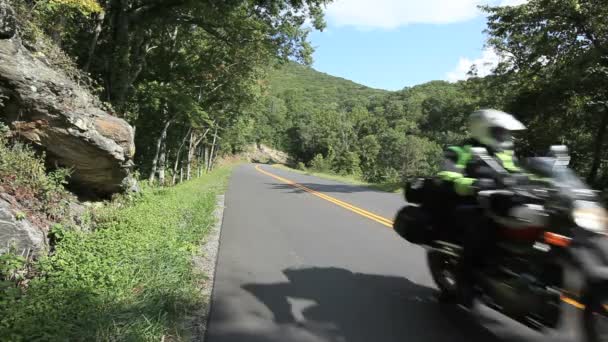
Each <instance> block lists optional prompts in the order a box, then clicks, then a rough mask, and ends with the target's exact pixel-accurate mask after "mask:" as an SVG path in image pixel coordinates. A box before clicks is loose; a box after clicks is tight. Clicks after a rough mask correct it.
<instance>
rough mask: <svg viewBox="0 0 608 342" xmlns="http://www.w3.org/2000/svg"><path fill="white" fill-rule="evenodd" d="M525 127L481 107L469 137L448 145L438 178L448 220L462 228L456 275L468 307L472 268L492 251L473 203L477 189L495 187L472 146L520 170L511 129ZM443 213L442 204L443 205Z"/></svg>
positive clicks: (488, 225) (488, 228)
mask: <svg viewBox="0 0 608 342" xmlns="http://www.w3.org/2000/svg"><path fill="white" fill-rule="evenodd" d="M524 129H525V126H524V125H523V124H522V123H521V122H519V121H518V120H517V119H515V118H514V117H513V116H512V115H510V114H507V113H505V112H502V111H498V110H494V109H483V110H478V111H475V112H474V113H472V114H471V115H470V117H469V131H470V133H471V139H470V140H469V141H467V142H466V143H465V144H463V146H450V147H448V148H447V149H446V151H445V153H444V161H443V165H442V169H441V172H439V173H438V177H439V178H440V179H441V182H442V183H443V184H442V185H443V188H444V189H447V196H445V197H444V198H443V200H444V203H448V204H447V206H448V208H449V209H448V210H447V213H448V214H447V215H443V219H444V220H448V222H450V223H451V222H457V224H458V225H459V226H460V227H461V228H462V229H463V231H464V237H463V246H464V250H463V254H462V255H463V259H462V262H461V263H460V266H461V267H460V269H459V270H458V272H457V273H458V274H457V282H458V286H459V289H460V295H461V298H460V300H461V304H463V305H464V306H465V307H467V308H470V307H471V305H472V301H473V298H474V289H473V283H474V282H473V279H472V278H473V269H474V267H475V266H476V265H477V263H478V262H479V261H483V259H484V258H483V256H484V255H487V254H485V253H488V252H490V251H491V247H492V245H493V242H494V232H495V231H494V229H493V224H492V222H491V221H490V220H489V219H487V218H485V217H484V215H483V213H482V212H481V210H480V208H479V206H478V205H477V203H476V197H475V194H476V193H477V192H478V191H480V190H488V189H492V188H495V187H496V183H495V181H494V180H493V178H494V171H493V170H491V169H489V168H488V167H487V166H485V165H484V164H482V163H478V162H476V161H475V159H474V158H473V153H472V149H473V148H474V147H483V148H485V149H486V150H487V151H488V155H489V156H491V157H493V159H494V160H495V161H497V162H498V164H499V165H500V166H502V168H504V169H505V170H506V171H507V172H509V173H518V172H519V171H520V169H519V167H518V166H517V162H516V160H515V157H514V153H513V147H514V146H513V144H514V143H513V134H512V133H513V132H514V131H519V130H524ZM443 212H444V213H446V211H445V207H444V211H443Z"/></svg>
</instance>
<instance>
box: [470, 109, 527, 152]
mask: <svg viewBox="0 0 608 342" xmlns="http://www.w3.org/2000/svg"><path fill="white" fill-rule="evenodd" d="M469 129H470V131H471V135H472V136H473V138H475V139H477V141H479V142H480V143H482V144H484V145H486V146H488V147H490V148H492V149H494V150H495V151H503V150H508V149H512V148H513V135H512V132H513V131H521V130H524V129H526V126H524V124H522V123H521V122H519V121H518V120H517V119H516V118H514V117H513V115H511V114H507V113H505V112H501V111H499V110H495V109H481V110H478V111H475V112H474V113H473V114H471V116H470V117H469Z"/></svg>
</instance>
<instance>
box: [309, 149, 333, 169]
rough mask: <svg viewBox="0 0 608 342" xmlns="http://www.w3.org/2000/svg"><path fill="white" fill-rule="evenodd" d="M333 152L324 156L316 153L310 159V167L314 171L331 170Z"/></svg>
mask: <svg viewBox="0 0 608 342" xmlns="http://www.w3.org/2000/svg"><path fill="white" fill-rule="evenodd" d="M333 161H334V158H333V154H329V155H328V156H327V157H326V158H325V157H323V155H322V154H320V153H319V154H317V155H315V157H314V158H313V159H312V160H311V161H310V163H309V164H310V169H311V170H313V171H316V172H331V171H332V167H333Z"/></svg>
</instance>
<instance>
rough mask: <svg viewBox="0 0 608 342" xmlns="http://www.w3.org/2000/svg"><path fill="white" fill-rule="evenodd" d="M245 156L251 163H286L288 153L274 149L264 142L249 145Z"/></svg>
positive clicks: (287, 161)
mask: <svg viewBox="0 0 608 342" xmlns="http://www.w3.org/2000/svg"><path fill="white" fill-rule="evenodd" d="M245 157H246V158H247V159H248V160H249V161H250V162H253V163H262V164H288V163H289V155H288V154H287V153H285V152H282V151H279V150H275V149H273V148H272V147H268V146H266V145H264V144H253V145H251V146H249V148H248V149H247V152H246V153H245Z"/></svg>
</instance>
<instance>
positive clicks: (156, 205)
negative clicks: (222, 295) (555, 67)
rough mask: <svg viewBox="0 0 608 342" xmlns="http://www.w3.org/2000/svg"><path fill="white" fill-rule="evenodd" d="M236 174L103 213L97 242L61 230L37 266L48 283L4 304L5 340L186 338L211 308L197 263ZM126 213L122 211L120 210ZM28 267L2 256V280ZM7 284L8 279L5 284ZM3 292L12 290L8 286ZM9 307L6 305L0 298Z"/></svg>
mask: <svg viewBox="0 0 608 342" xmlns="http://www.w3.org/2000/svg"><path fill="white" fill-rule="evenodd" d="M229 172H230V170H229V169H228V168H222V169H218V170H217V171H214V172H213V173H211V174H208V175H206V176H204V177H202V178H199V179H197V180H195V181H192V182H187V183H183V184H180V185H179V186H176V187H174V188H170V189H159V188H156V189H148V190H147V192H146V193H145V194H143V195H140V196H139V197H138V198H131V199H126V198H125V200H127V201H129V202H130V203H129V204H128V205H125V202H118V203H115V204H114V205H112V206H110V207H108V208H107V209H103V210H102V212H101V213H100V214H99V218H98V221H99V222H98V226H97V229H96V230H95V231H94V232H92V233H84V232H79V231H73V230H65V229H63V228H62V227H60V226H55V227H53V228H52V230H51V234H52V235H53V236H54V238H55V239H56V240H57V243H56V246H55V251H54V253H53V254H52V255H51V256H48V257H44V258H42V259H41V260H40V261H38V262H37V263H36V265H35V266H36V268H37V269H38V270H39V272H40V276H39V277H37V278H34V279H33V280H32V281H30V283H29V285H28V287H27V288H23V289H19V288H15V287H14V286H13V287H10V289H12V290H11V291H13V292H14V291H15V289H16V290H18V296H13V297H12V298H14V299H12V300H8V301H7V300H4V299H2V300H0V336H3V337H4V338H7V339H9V340H12V341H31V340H103V341H116V340H155V341H158V340H161V339H163V338H164V339H171V340H174V339H180V338H183V326H181V323H183V320H184V316H185V315H186V314H187V313H188V312H190V311H191V310H193V309H196V308H197V307H199V306H200V305H202V300H203V298H201V295H200V291H199V290H198V285H197V284H198V283H199V282H200V281H201V279H202V277H203V276H204V275H202V274H200V273H198V272H197V270H193V266H192V257H193V255H195V254H197V253H199V248H198V246H199V244H200V242H201V240H202V238H203V237H204V235H205V234H206V233H207V231H208V229H209V227H210V226H211V225H212V224H213V223H214V219H213V215H212V212H213V210H214V208H215V203H216V194H218V193H219V192H221V191H223V190H224V188H225V183H226V181H227V177H228V175H229ZM120 203H122V204H120ZM21 266H22V264H21V261H20V259H14V257H13V256H10V255H8V254H7V255H4V256H0V267H1V269H0V274H12V273H11V272H13V273H14V271H13V270H15V269H19V267H21ZM0 280H2V279H0ZM2 284H4V285H1V286H4V287H0V291H3V294H5V292H6V291H8V290H7V289H9V288H8V287H6V284H5V283H2ZM0 298H6V297H4V296H0Z"/></svg>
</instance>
